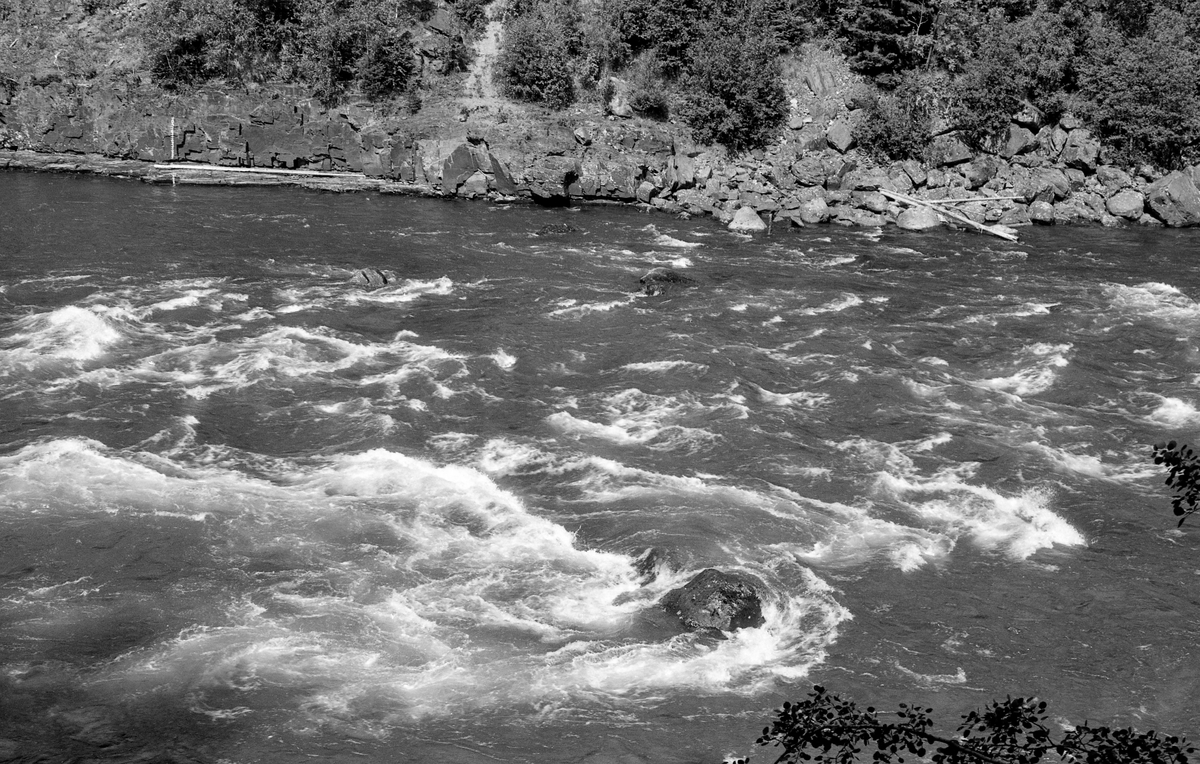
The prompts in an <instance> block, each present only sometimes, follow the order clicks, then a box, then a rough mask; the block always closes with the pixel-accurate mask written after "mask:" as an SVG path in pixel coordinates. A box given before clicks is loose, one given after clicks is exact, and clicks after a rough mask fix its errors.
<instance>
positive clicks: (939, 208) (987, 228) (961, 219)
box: [879, 188, 1017, 241]
mask: <svg viewBox="0 0 1200 764" xmlns="http://www.w3.org/2000/svg"><path fill="white" fill-rule="evenodd" d="M879 193H881V194H883V195H884V196H886V197H887V198H888V199H893V200H895V201H897V202H902V203H904V204H908V205H912V206H919V207H929V208H930V209H932V210H933V211H934V212H937V213H938V214H939V215H944V216H946V217H947V218H949V219H951V220H953V221H955V222H958V223H962V224H963V225H965V226H966V227H967V228H971V229H973V230H976V231H979V232H981V233H987V234H991V235H992V236H998V237H1000V238H1001V239H1005V240H1007V241H1016V240H1017V234H1016V232H1014V231H1013V230H1012V229H1010V228H1008V227H1007V226H991V225H984V224H983V223H977V222H975V221H974V220H972V219H971V218H969V217H967V216H966V215H964V214H962V213H961V212H956V211H955V210H952V209H948V208H946V207H945V206H943V205H942V204H941V203H939V202H930V201H926V200H925V199H917V198H916V197H913V196H908V195H907V194H902V193H899V192H898V191H888V190H887V189H883V188H881V189H879ZM964 201H967V200H964ZM971 201H974V200H971Z"/></svg>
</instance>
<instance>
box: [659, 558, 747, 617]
mask: <svg viewBox="0 0 1200 764" xmlns="http://www.w3.org/2000/svg"><path fill="white" fill-rule="evenodd" d="M760 590H761V584H759V583H758V582H757V581H755V580H754V579H752V578H750V577H749V576H746V575H742V574H739V573H725V572H722V571H719V570H716V569H715V568H709V569H707V570H705V571H702V572H701V573H699V574H698V575H697V576H696V577H695V578H693V579H692V580H691V581H689V582H687V584H685V585H684V586H682V587H680V588H678V589H672V590H671V591H669V592H667V593H666V594H665V595H664V596H663V598H662V599H661V600H659V605H661V606H662V608H663V609H665V610H666V611H667V612H668V613H671V614H672V615H674V616H675V617H676V618H678V619H679V620H680V622H681V623H683V625H684V626H686V627H687V628H689V629H720V630H721V631H734V630H736V629H745V628H753V627H756V626H761V625H763V623H765V622H766V619H764V618H763V614H762V598H761V595H760V594H759V592H760Z"/></svg>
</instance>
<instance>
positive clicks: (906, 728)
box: [740, 685, 1195, 764]
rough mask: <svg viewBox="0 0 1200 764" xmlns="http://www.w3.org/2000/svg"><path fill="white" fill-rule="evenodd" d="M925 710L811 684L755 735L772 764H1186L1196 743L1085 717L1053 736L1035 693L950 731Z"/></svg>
mask: <svg viewBox="0 0 1200 764" xmlns="http://www.w3.org/2000/svg"><path fill="white" fill-rule="evenodd" d="M931 713H933V709H931V708H922V707H921V706H909V705H905V704H901V705H900V707H899V710H898V711H896V713H895V714H881V713H880V712H878V711H876V710H875V709H874V708H870V707H868V708H866V709H861V708H859V707H858V705H857V704H856V703H855V702H854V701H852V700H844V699H842V698H840V697H838V696H837V695H833V694H830V693H829V692H827V691H826V690H825V688H824V687H821V686H820V685H817V686H815V687H813V690H812V692H810V693H809V695H808V698H807V699H805V700H802V701H800V702H799V703H784V704H783V708H781V709H780V710H779V711H777V712H776V714H777V715H776V719H775V721H774V722H773V723H772V724H771V726H770V727H766V728H764V729H763V734H762V736H761V737H760V738H759V739H758V741H757V742H758V744H759V745H763V746H768V745H769V746H778V747H781V748H783V754H782V755H781V756H780V757H779V758H778V759H777V760H776V764H795V763H796V762H800V761H811V762H815V763H816V764H853V762H855V761H858V760H859V756H860V754H864V752H865V751H871V749H874V750H873V751H872V752H871V753H870V756H871V760H872V761H873V762H876V764H890V762H897V763H899V762H903V761H904V757H905V756H906V755H911V756H919V757H921V758H925V757H926V756H928V760H929V761H932V762H933V764H968V763H969V764H1036V762H1039V761H1041V760H1042V759H1043V758H1044V757H1045V756H1046V755H1047V754H1053V755H1055V756H1057V757H1059V759H1060V760H1061V761H1064V762H1078V763H1080V764H1083V763H1084V762H1086V764H1187V760H1188V758H1187V756H1188V754H1190V753H1193V752H1194V750H1195V749H1194V748H1192V747H1191V746H1189V745H1187V741H1186V740H1185V739H1184V738H1182V737H1175V736H1173V735H1167V736H1163V735H1159V734H1157V733H1156V732H1153V731H1151V732H1135V731H1134V730H1132V729H1113V728H1110V727H1093V726H1090V725H1088V724H1082V725H1078V726H1076V727H1074V728H1072V729H1071V730H1070V731H1068V732H1066V733H1063V734H1061V735H1059V736H1057V738H1056V736H1055V735H1054V733H1052V732H1051V730H1050V727H1049V724H1048V723H1047V715H1046V703H1045V702H1044V701H1039V700H1037V699H1036V698H1007V699H1005V700H1003V701H995V702H993V703H992V704H991V705H990V706H989V707H988V708H987V709H986V710H985V711H984V712H983V713H979V712H976V711H972V712H971V713H969V714H966V715H965V716H963V720H962V723H961V724H959V726H958V730H957V732H958V734H957V736H956V737H949V736H946V735H942V734H938V733H935V732H934V731H933V720H932V719H931V718H930V714H931ZM885 717H892V718H885ZM740 761H741V762H742V763H743V764H744V762H745V761H746V759H742V760H740Z"/></svg>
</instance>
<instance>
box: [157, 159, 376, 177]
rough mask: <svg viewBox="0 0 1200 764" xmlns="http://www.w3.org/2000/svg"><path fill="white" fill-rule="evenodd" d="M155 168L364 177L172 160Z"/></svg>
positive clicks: (316, 171)
mask: <svg viewBox="0 0 1200 764" xmlns="http://www.w3.org/2000/svg"><path fill="white" fill-rule="evenodd" d="M154 167H155V169H156V170H170V172H173V173H179V172H185V173H188V172H190V173H253V174H258V175H307V176H316V178H366V175H364V174H362V173H329V172H325V170H286V169H283V168H274V167H226V166H222V164H192V163H187V162H174V163H170V164H155V166H154Z"/></svg>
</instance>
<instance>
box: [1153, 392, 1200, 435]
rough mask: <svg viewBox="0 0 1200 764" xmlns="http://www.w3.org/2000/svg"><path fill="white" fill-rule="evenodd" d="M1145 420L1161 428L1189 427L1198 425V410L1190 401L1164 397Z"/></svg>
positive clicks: (1199, 418) (1199, 414)
mask: <svg viewBox="0 0 1200 764" xmlns="http://www.w3.org/2000/svg"><path fill="white" fill-rule="evenodd" d="M1146 419H1148V420H1149V421H1150V422H1152V423H1153V424H1156V425H1159V426H1162V427H1169V428H1180V427H1189V426H1194V425H1197V424H1200V410H1197V408H1196V404H1194V403H1192V402H1191V401H1185V400H1183V399H1182V398H1172V397H1168V396H1164V397H1163V399H1162V403H1160V404H1159V405H1158V407H1157V408H1155V409H1154V411H1152V412H1150V414H1148V415H1147V416H1146Z"/></svg>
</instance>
